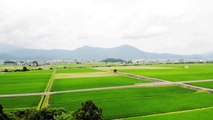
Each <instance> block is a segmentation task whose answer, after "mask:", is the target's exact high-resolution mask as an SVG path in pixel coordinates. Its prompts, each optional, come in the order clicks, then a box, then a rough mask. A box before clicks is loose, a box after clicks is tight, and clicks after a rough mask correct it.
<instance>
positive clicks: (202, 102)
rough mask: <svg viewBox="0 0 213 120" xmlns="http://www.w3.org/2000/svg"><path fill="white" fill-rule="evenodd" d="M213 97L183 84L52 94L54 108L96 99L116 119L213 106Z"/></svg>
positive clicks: (72, 109) (75, 106)
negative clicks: (195, 91)
mask: <svg viewBox="0 0 213 120" xmlns="http://www.w3.org/2000/svg"><path fill="white" fill-rule="evenodd" d="M212 99H213V95H212V94H207V93H194V91H192V90H188V89H184V88H179V87H154V88H131V89H116V90H102V91H90V92H79V93H66V94H57V95H52V96H51V100H50V105H51V106H50V107H51V108H65V109H67V110H71V111H74V110H75V109H77V108H79V106H80V105H81V102H83V101H86V100H93V101H94V102H95V103H96V104H97V105H98V106H99V107H100V108H102V109H103V110H104V111H103V115H104V118H105V119H112V118H125V117H134V116H141V115H149V114H156V113H164V112H172V111H180V110H188V109H195V108H202V107H209V106H213V102H212ZM189 101H193V102H189Z"/></svg>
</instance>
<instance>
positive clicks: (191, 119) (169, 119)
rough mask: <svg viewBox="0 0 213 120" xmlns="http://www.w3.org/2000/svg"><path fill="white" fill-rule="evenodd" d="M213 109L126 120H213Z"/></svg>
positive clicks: (128, 119)
mask: <svg viewBox="0 0 213 120" xmlns="http://www.w3.org/2000/svg"><path fill="white" fill-rule="evenodd" d="M212 114H213V108H212V107H211V108H209V109H201V110H196V111H188V112H181V113H172V114H162V115H156V116H147V117H146V116H140V117H134V118H127V119H124V120H213V116H212Z"/></svg>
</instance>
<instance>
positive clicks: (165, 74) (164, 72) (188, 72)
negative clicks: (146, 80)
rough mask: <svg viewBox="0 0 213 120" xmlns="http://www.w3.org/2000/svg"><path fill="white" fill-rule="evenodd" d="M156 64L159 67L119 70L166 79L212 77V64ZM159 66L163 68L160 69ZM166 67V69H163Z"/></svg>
mask: <svg viewBox="0 0 213 120" xmlns="http://www.w3.org/2000/svg"><path fill="white" fill-rule="evenodd" d="M156 66H157V67H159V69H156V68H155V69H143V68H141V69H120V70H119V71H122V72H126V73H131V74H136V75H143V76H148V77H153V78H159V79H164V80H168V81H187V80H206V79H213V64H188V65H187V64H178V65H173V64H172V65H171V64H168V65H156ZM156 66H154V67H156ZM184 66H189V68H184ZM160 67H164V68H163V69H161V68H160ZM166 67H167V68H168V69H165V68H166Z"/></svg>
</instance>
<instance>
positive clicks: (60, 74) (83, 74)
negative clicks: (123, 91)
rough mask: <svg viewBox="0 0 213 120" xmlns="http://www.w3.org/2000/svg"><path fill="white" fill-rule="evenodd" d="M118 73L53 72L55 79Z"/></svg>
mask: <svg viewBox="0 0 213 120" xmlns="http://www.w3.org/2000/svg"><path fill="white" fill-rule="evenodd" d="M117 75H118V74H115V73H109V72H86V73H58V74H55V78H56V79H60V78H82V77H101V76H117Z"/></svg>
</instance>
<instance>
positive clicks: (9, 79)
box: [0, 70, 52, 94]
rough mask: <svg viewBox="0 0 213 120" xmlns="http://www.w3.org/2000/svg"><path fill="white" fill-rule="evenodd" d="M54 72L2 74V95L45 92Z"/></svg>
mask: <svg viewBox="0 0 213 120" xmlns="http://www.w3.org/2000/svg"><path fill="white" fill-rule="evenodd" d="M51 73H52V71H47V70H43V71H28V72H9V73H1V74H0V94H15V93H33V92H42V91H44V89H45V87H46V85H47V83H48V80H49V79H50V76H51Z"/></svg>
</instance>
